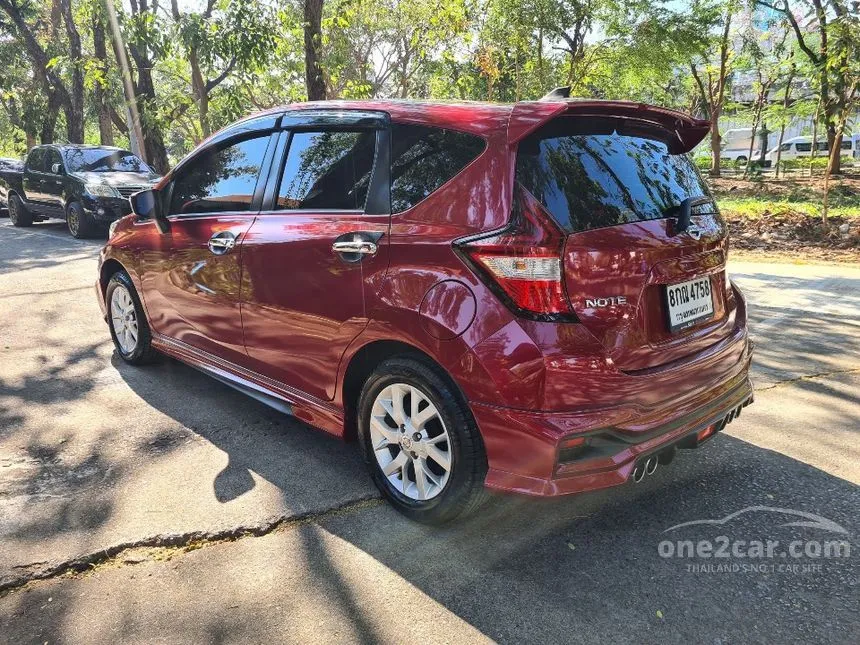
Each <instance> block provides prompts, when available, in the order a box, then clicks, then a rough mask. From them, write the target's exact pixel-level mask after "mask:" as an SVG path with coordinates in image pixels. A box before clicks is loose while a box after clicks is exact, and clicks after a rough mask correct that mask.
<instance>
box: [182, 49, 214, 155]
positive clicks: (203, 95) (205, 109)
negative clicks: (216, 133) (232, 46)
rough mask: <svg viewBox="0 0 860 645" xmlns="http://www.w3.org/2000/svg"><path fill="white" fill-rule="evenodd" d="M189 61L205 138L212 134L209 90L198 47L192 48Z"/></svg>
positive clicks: (195, 99)
mask: <svg viewBox="0 0 860 645" xmlns="http://www.w3.org/2000/svg"><path fill="white" fill-rule="evenodd" d="M188 61H189V63H190V64H191V90H192V92H193V93H194V101H195V102H196V103H197V114H198V117H199V119H200V133H201V134H202V135H203V138H204V139H205V138H206V137H208V136H209V135H210V134H212V130H211V128H210V126H209V92H208V91H207V89H206V81H205V80H203V73H202V72H201V71H200V61H199V59H198V57H197V50H196V49H192V50H191V52H190V53H189V56H188Z"/></svg>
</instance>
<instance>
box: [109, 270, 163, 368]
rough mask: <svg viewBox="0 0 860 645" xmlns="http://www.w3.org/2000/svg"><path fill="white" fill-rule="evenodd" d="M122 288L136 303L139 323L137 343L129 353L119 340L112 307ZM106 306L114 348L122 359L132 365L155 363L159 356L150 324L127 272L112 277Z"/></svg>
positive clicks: (135, 309)
mask: <svg viewBox="0 0 860 645" xmlns="http://www.w3.org/2000/svg"><path fill="white" fill-rule="evenodd" d="M120 287H122V288H124V289H125V291H126V292H127V293H128V295H129V296H131V300H132V302H133V303H134V315H135V317H136V322H137V342H136V344H135V345H134V347H133V348H131V350H130V351H127V350H126V349H124V348H123V347H122V345H121V344H120V342H119V339H118V338H117V332H116V330H115V329H114V324H115V322H114V319H113V316H112V313H113V310H112V308H111V307H112V302H113V295H114V292H115V291H116V290H117V289H118V288H120ZM105 304H106V305H107V311H108V329H110V336H111V339H112V340H113V346H114V348H115V349H116V353H117V354H119V356H120V358H122V360H124V361H125V362H126V363H129V364H131V365H145V364H147V363H152V362H155V361H156V360H157V359H158V357H159V355H158V352H157V351H156V350H155V349H154V348H153V347H152V333H151V332H150V330H149V323H148V321H147V320H146V314H145V313H144V311H143V307H142V306H141V304H140V298H139V297H138V295H137V290H136V289H135V288H134V283H132V281H131V278H130V277H129V276H128V274H127V273H126V272H125V271H117V272H116V273H114V274H113V275H112V276H111V278H110V280H109V281H108V285H107V289H105Z"/></svg>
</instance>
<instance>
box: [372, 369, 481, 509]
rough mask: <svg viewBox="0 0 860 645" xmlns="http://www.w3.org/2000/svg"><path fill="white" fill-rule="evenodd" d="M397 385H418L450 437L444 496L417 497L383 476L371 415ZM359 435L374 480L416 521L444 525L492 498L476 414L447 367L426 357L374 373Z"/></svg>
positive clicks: (393, 503)
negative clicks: (381, 397) (379, 400)
mask: <svg viewBox="0 0 860 645" xmlns="http://www.w3.org/2000/svg"><path fill="white" fill-rule="evenodd" d="M396 383H403V384H406V385H411V386H414V387H416V388H418V389H419V390H421V392H422V393H423V394H424V395H426V396H428V397H429V399H430V400H431V401H432V403H433V405H434V406H435V407H436V409H437V411H438V412H439V417H440V419H441V421H442V423H444V427H445V429H447V431H448V436H449V437H450V442H448V451H449V453H450V461H451V470H450V474H449V475H448V480H447V483H446V484H445V485H444V487H443V489H442V491H441V492H440V493H438V495H436V496H435V497H432V498H430V499H427V500H417V499H413V498H411V497H408V496H406V495H404V494H403V493H402V492H401V491H399V490H397V488H395V487H394V486H393V485H392V484H391V482H389V480H388V478H387V477H386V476H385V474H383V472H382V468H381V466H380V465H379V462H378V461H377V459H376V456H375V454H374V451H373V447H372V442H371V439H370V417H371V411H372V409H373V405H374V402H375V400H376V398H377V396H378V395H379V394H380V393H381V392H382V391H383V390H384V389H385V388H386V387H388V386H390V385H393V384H396ZM358 431H359V439H360V442H361V447H362V454H363V456H364V459H365V462H366V464H367V467H368V469H369V471H370V475H371V478H372V479H373V481H374V483H375V484H376V486H377V488H379V490H380V491H381V492H382V494H383V495H384V496H385V498H386V499H387V500H388V501H389V502H390V503H391V504H392V505H393V506H394V507H395V508H396V509H397V510H398V511H400V512H401V513H403V514H404V515H406V516H407V517H409V518H410V519H413V520H416V521H418V522H422V523H426V524H443V523H445V522H450V521H451V520H453V519H455V518H461V517H465V516H467V515H469V514H471V513H474V512H475V511H476V510H477V509H478V508H480V506H481V505H482V504H483V503H484V502H485V501H486V499H487V498H488V493H487V491H486V488H485V487H484V480H485V478H486V476H487V456H486V452H485V450H484V442H483V440H482V438H481V435H480V433H479V431H478V427H477V425H476V423H475V420H474V418H473V417H472V413H471V411H470V410H469V407H468V405H467V403H466V401H465V400H464V398H463V396H462V394H461V393H460V392H459V390H457V388H456V386H455V385H453V384H451V383H450V382H449V380H448V379H447V378H446V376H445V374H444V373H443V372H442V371H441V369H440V368H438V367H436V366H435V365H433V364H431V363H430V362H429V361H427V360H425V359H423V358H422V357H419V356H416V357H413V356H409V355H404V356H398V357H394V358H390V359H388V360H386V361H384V362H383V363H381V364H380V365H379V366H378V367H377V368H376V370H374V372H373V373H372V374H371V375H370V376H369V377H368V379H367V381H366V382H365V384H364V387H363V388H362V391H361V396H360V397H359V401H358ZM412 472H413V473H414V469H413V471H412ZM413 476H414V474H413Z"/></svg>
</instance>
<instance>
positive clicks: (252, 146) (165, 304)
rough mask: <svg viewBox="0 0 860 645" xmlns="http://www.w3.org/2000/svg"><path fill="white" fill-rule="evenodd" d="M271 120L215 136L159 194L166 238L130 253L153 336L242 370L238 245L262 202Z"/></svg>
mask: <svg viewBox="0 0 860 645" xmlns="http://www.w3.org/2000/svg"><path fill="white" fill-rule="evenodd" d="M274 125H275V119H274V118H271V117H266V118H263V119H261V120H259V121H257V122H248V123H245V124H242V125H240V126H237V127H235V128H233V129H231V130H228V131H227V132H225V133H223V134H221V135H219V136H218V137H217V138H216V139H214V140H212V141H210V142H207V143H206V144H205V147H204V148H202V149H201V150H198V151H197V152H195V153H194V155H193V156H192V157H190V158H188V159H187V160H185V161H184V162H183V163H182V164H180V166H179V167H177V169H176V170H175V171H174V173H173V174H172V175H171V177H170V179H169V180H168V182H167V183H166V184H165V185H164V186H163V187H162V188H161V190H160V194H161V195H162V199H163V204H164V207H165V208H166V209H167V212H168V219H169V222H170V228H169V231H168V232H167V233H166V234H159V233H158V231H157V229H156V227H155V223H154V222H144V223H141V224H140V225H141V226H149V227H151V228H152V234H151V235H148V236H145V237H142V238H141V243H140V244H139V245H138V247H137V248H136V252H137V253H138V254H139V256H138V257H139V259H138V266H139V267H140V272H141V283H142V290H143V295H144V299H145V301H146V305H147V309H148V310H149V312H150V322H151V324H152V327H153V329H154V330H155V331H156V332H157V333H160V334H163V335H165V336H169V337H171V338H174V339H176V340H179V341H181V342H183V343H185V344H187V345H190V346H192V347H194V348H196V349H200V350H203V351H206V352H209V353H211V354H214V355H217V356H222V357H225V358H227V359H228V360H231V361H233V362H237V363H242V362H244V358H245V349H244V343H243V338H242V323H241V316H240V311H239V295H240V292H241V286H242V262H241V243H242V240H243V238H244V236H245V234H246V233H247V231H248V229H249V228H250V227H251V224H252V223H253V221H254V219H255V218H256V216H257V212H258V211H259V208H260V204H261V202H262V195H263V189H264V184H265V177H266V175H267V171H268V167H269V165H270V164H271V159H272V156H273V154H274V145H270V143H272V142H273V139H272V136H271V135H272V132H273V130H274Z"/></svg>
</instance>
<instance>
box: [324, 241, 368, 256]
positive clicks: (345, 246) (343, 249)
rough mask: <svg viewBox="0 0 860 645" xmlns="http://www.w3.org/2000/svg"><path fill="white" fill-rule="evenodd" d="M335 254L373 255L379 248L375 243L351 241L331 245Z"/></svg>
mask: <svg viewBox="0 0 860 645" xmlns="http://www.w3.org/2000/svg"><path fill="white" fill-rule="evenodd" d="M331 250H332V251H334V252H335V253H360V254H362V255H375V254H376V251H377V250H379V247H378V246H377V245H376V242H371V241H370V240H353V241H347V242H335V243H334V244H332V245H331Z"/></svg>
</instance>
